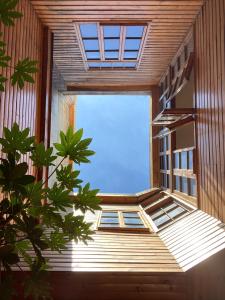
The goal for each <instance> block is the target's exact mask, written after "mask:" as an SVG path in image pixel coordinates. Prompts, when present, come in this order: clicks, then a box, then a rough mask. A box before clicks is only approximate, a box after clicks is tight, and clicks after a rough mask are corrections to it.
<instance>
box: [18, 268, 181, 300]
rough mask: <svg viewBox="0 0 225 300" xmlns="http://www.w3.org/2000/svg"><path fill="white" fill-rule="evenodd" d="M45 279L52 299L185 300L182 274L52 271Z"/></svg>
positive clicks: (19, 275) (19, 274)
mask: <svg viewBox="0 0 225 300" xmlns="http://www.w3.org/2000/svg"><path fill="white" fill-rule="evenodd" d="M17 275H18V277H19V278H20V279H21V277H23V276H25V275H26V272H24V273H23V274H21V272H20V273H19V272H18V273H17ZM171 275H172V276H171ZM49 280H50V281H51V284H52V294H53V299H54V300H122V299H126V300H140V299H141V300H149V299H151V300H187V298H186V290H187V285H186V276H185V274H184V273H173V274H171V273H139V272H135V273H133V272H57V271H55V272H51V273H50V276H49ZM18 299H20V300H22V299H23V298H22V297H20V295H17V296H16V298H15V300H18Z"/></svg>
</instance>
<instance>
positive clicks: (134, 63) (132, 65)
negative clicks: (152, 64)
mask: <svg viewBox="0 0 225 300" xmlns="http://www.w3.org/2000/svg"><path fill="white" fill-rule="evenodd" d="M136 65H137V63H136V62H125V63H124V67H125V68H135V67H136Z"/></svg>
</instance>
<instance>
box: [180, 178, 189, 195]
mask: <svg viewBox="0 0 225 300" xmlns="http://www.w3.org/2000/svg"><path fill="white" fill-rule="evenodd" d="M181 191H182V192H183V193H186V194H187V193H188V185H187V178H186V177H181Z"/></svg>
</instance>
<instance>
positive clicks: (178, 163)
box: [174, 152, 180, 169]
mask: <svg viewBox="0 0 225 300" xmlns="http://www.w3.org/2000/svg"><path fill="white" fill-rule="evenodd" d="M174 160H175V169H180V153H179V152H176V153H174Z"/></svg>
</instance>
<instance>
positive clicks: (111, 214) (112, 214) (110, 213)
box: [102, 211, 118, 218]
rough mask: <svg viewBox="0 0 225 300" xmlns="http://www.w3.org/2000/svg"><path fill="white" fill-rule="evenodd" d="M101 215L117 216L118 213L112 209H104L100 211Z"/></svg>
mask: <svg viewBox="0 0 225 300" xmlns="http://www.w3.org/2000/svg"><path fill="white" fill-rule="evenodd" d="M102 217H116V218H117V217H118V213H117V212H114V211H109V212H106V211H103V212H102Z"/></svg>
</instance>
